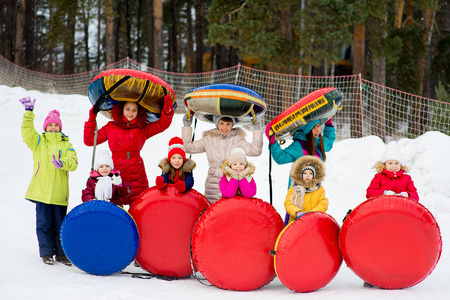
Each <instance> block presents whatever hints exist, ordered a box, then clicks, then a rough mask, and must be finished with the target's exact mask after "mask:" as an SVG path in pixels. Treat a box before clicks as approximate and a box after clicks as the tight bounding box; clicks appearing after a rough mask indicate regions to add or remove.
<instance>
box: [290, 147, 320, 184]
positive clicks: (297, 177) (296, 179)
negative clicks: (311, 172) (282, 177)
mask: <svg viewBox="0 0 450 300" xmlns="http://www.w3.org/2000/svg"><path fill="white" fill-rule="evenodd" d="M306 166H313V167H314V169H316V177H314V178H313V180H312V181H311V183H310V185H306V182H305V181H304V180H303V178H302V176H301V173H300V172H301V171H302V169H303V168H304V167H306ZM290 175H291V180H292V182H293V184H294V183H295V184H297V185H300V186H302V187H304V188H308V187H312V186H316V185H317V184H319V183H322V181H323V180H324V178H325V165H324V164H323V162H322V160H321V159H320V158H318V157H316V156H312V155H305V156H302V157H300V158H299V159H297V160H296V161H295V162H294V164H293V165H292V168H291V174H290Z"/></svg>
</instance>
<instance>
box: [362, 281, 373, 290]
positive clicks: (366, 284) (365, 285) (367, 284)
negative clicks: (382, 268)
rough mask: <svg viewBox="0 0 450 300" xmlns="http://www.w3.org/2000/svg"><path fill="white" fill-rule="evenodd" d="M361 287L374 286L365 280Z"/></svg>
mask: <svg viewBox="0 0 450 300" xmlns="http://www.w3.org/2000/svg"><path fill="white" fill-rule="evenodd" d="M363 287H365V288H374V287H375V286H374V285H372V284H370V283H368V282H367V281H365V282H364V284H363Z"/></svg>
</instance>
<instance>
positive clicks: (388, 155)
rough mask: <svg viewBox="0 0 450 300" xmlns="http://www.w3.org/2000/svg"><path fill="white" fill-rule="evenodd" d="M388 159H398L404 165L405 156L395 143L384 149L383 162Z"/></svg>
mask: <svg viewBox="0 0 450 300" xmlns="http://www.w3.org/2000/svg"><path fill="white" fill-rule="evenodd" d="M388 160H396V161H398V162H400V164H401V165H403V157H402V155H401V153H400V151H399V150H398V147H397V146H395V145H388V146H387V147H386V149H385V150H384V153H383V156H382V157H381V162H382V163H383V164H384V163H385V162H386V161H388Z"/></svg>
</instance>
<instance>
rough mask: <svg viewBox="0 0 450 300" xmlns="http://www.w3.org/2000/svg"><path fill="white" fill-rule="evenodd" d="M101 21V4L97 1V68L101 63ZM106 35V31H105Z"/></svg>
mask: <svg viewBox="0 0 450 300" xmlns="http://www.w3.org/2000/svg"><path fill="white" fill-rule="evenodd" d="M102 23H103V17H102V4H101V2H100V1H98V3H97V59H96V62H97V66H96V67H97V68H100V64H101V61H102V59H101V57H102V55H101V50H100V49H101V45H102V34H101V24H102ZM105 37H106V33H105Z"/></svg>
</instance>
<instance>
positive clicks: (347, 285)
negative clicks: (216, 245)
mask: <svg viewBox="0 0 450 300" xmlns="http://www.w3.org/2000/svg"><path fill="white" fill-rule="evenodd" d="M0 94H1V95H3V96H1V98H0V120H1V121H0V122H1V125H2V126H1V128H2V129H3V132H2V143H1V145H0V153H1V155H0V165H1V166H2V173H1V175H0V182H1V186H2V189H1V190H2V199H1V201H2V209H0V228H1V231H0V241H1V244H0V253H1V255H0V299H57V298H58V299H59V298H64V299H67V300H69V299H108V300H111V299H144V298H151V299H211V298H214V299H215V300H220V299H241V298H243V297H245V299H258V300H264V299H273V298H276V299H294V298H295V299H298V297H302V299H324V298H327V299H380V298H383V299H396V300H402V299H405V300H411V299H433V300H436V299H448V297H449V295H450V285H449V284H448V280H449V279H450V268H449V267H450V258H449V250H448V248H447V247H446V242H447V241H448V240H449V239H450V199H449V195H450V184H449V183H448V180H447V176H446V175H447V174H446V173H447V172H448V170H450V159H449V158H448V156H449V154H450V151H449V150H450V137H449V136H446V135H444V134H442V133H439V132H428V133H426V134H424V135H423V136H421V137H419V138H417V139H414V140H409V139H402V140H400V141H398V144H399V145H401V148H402V152H403V154H404V155H405V158H406V165H407V166H408V167H409V168H410V174H411V176H412V178H413V180H414V182H415V185H416V187H417V189H418V191H419V196H420V202H421V203H422V204H423V205H425V206H426V207H427V208H428V209H429V210H430V211H431V213H432V214H433V215H434V216H435V218H436V220H437V222H438V224H439V226H440V229H441V234H442V239H443V243H444V245H443V252H442V256H441V259H440V261H439V263H438V264H437V266H436V269H435V270H434V271H433V272H432V273H431V275H429V276H428V277H427V278H426V279H425V280H424V281H423V282H421V283H419V284H418V285H416V286H414V287H411V288H407V289H402V290H380V289H367V288H363V287H362V280H361V279H360V278H358V277H357V276H356V275H355V274H354V273H353V272H352V271H351V270H350V269H349V268H347V267H346V266H345V264H343V265H342V266H341V269H340V270H339V273H338V274H337V276H336V277H335V278H334V279H333V280H332V281H331V282H330V283H329V284H328V285H327V286H326V287H324V288H322V289H320V290H318V291H315V292H312V293H308V294H297V293H294V292H292V291H290V290H289V289H287V288H286V287H284V286H283V285H282V284H281V282H280V281H279V280H278V279H274V281H272V282H271V283H270V284H268V285H267V286H265V287H263V288H261V289H258V290H255V291H250V292H236V291H226V290H221V289H218V288H215V287H209V286H205V285H202V284H200V283H199V282H197V281H196V280H195V279H194V278H187V279H181V280H175V281H163V280H158V279H149V280H144V279H134V278H131V277H129V276H128V275H120V274H114V275H111V276H94V275H90V274H87V273H85V272H83V271H81V270H79V269H78V268H76V267H75V266H73V267H66V266H63V265H62V264H55V265H54V266H47V265H44V264H43V263H42V261H41V260H40V258H39V254H38V245H37V239H36V234H35V210H34V208H35V207H34V205H33V204H31V203H30V202H28V201H26V200H24V195H25V192H26V189H27V187H28V184H29V181H30V177H31V173H32V155H31V152H30V150H29V149H28V148H27V147H26V146H25V144H24V143H23V142H22V138H21V133H20V126H21V121H22V115H23V112H24V110H23V106H22V105H21V104H20V103H19V102H18V99H19V98H22V97H24V96H30V97H32V98H36V99H37V101H36V109H35V114H36V119H35V128H36V129H37V130H38V131H39V132H40V131H41V130H42V123H43V121H44V118H45V117H46V115H47V114H48V112H49V111H50V110H51V109H58V110H60V111H61V118H62V124H63V132H64V133H65V134H67V135H68V136H69V137H70V141H71V142H72V144H73V146H74V148H75V150H76V151H77V153H78V158H79V161H80V164H79V167H78V169H77V170H76V171H75V172H72V173H71V174H70V205H69V210H70V209H72V208H73V207H75V206H77V205H79V204H80V203H81V190H82V189H83V188H84V187H85V182H86V179H87V176H88V173H89V171H90V167H91V157H92V148H88V147H86V146H84V144H83V140H82V137H83V124H84V121H86V120H87V117H88V110H89V108H90V106H91V105H90V103H89V101H88V99H87V97H83V96H79V95H70V96H62V95H54V94H43V93H40V92H37V91H26V90H24V89H23V88H18V87H16V88H10V87H6V86H0ZM179 97H180V96H179ZM181 119H182V115H176V116H175V118H174V121H173V123H172V125H171V126H170V128H169V129H168V130H167V131H166V132H164V133H162V134H160V135H158V136H156V137H154V138H151V139H150V140H149V141H147V143H146V146H145V147H144V149H143V151H142V152H141V154H142V156H143V157H144V160H145V163H146V168H147V174H148V177H149V181H150V183H153V182H154V178H155V177H156V176H157V175H159V172H160V169H159V168H158V167H157V165H158V163H159V161H160V159H162V158H163V157H165V156H166V155H167V147H166V146H165V145H167V144H168V141H169V139H170V138H171V137H173V136H175V135H177V136H180V134H181V126H182V121H181ZM98 121H99V125H100V126H101V125H103V124H105V123H106V122H107V121H108V120H107V119H106V118H105V117H103V116H99V118H98ZM211 127H212V125H211V124H207V123H204V122H199V123H198V127H197V130H198V133H197V135H196V136H197V137H198V136H201V134H200V133H201V132H202V131H204V130H206V129H210V128H211ZM250 135H251V133H250ZM249 138H250V136H249ZM264 142H265V144H264V150H263V154H262V155H261V156H260V157H257V158H250V159H249V161H251V162H252V163H254V164H255V166H256V168H257V169H256V174H255V180H256V183H257V186H258V188H259V190H258V194H257V195H256V196H257V197H258V198H261V199H263V200H265V201H269V189H268V185H269V184H268V176H267V174H268V156H269V153H268V150H267V141H266V140H265V141H264ZM155 145H162V146H161V147H155ZM103 146H104V145H102V146H101V147H103ZM384 148H385V144H383V142H382V141H381V140H380V139H379V138H378V137H374V136H370V137H366V138H361V139H348V140H343V141H339V142H336V143H335V145H334V147H333V149H332V150H331V151H330V152H329V153H328V154H327V156H328V160H327V162H326V169H327V176H326V179H325V182H324V187H325V190H326V194H327V197H328V198H329V201H330V205H329V209H328V213H329V214H330V215H331V216H333V217H334V218H335V219H336V220H337V221H338V223H339V224H341V223H342V219H343V217H344V215H345V213H346V212H347V210H348V209H349V208H354V207H355V206H357V205H358V204H359V203H361V202H362V201H364V200H365V190H366V188H367V186H368V184H369V183H370V180H371V179H372V177H373V175H374V170H373V169H371V167H372V166H373V165H374V163H375V162H376V161H377V160H378V159H379V158H380V157H381V154H382V152H383V150H384ZM192 158H193V159H194V160H195V161H196V162H197V168H196V169H195V171H194V177H195V180H196V184H195V186H194V188H195V189H196V190H198V191H199V192H203V191H204V189H203V183H204V180H205V176H206V169H207V165H206V163H205V161H206V158H205V156H204V155H203V154H198V155H194V156H193V157H192ZM289 168H290V165H284V166H279V165H276V164H275V163H274V164H273V169H272V178H273V188H274V191H273V194H274V195H275V196H274V206H275V208H276V209H277V211H278V212H279V213H280V214H281V215H283V216H284V207H283V201H284V196H285V193H286V184H287V178H288V174H289V173H288V172H289ZM126 271H131V272H139V271H142V270H140V269H138V268H135V267H133V266H128V267H127V268H126Z"/></svg>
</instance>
